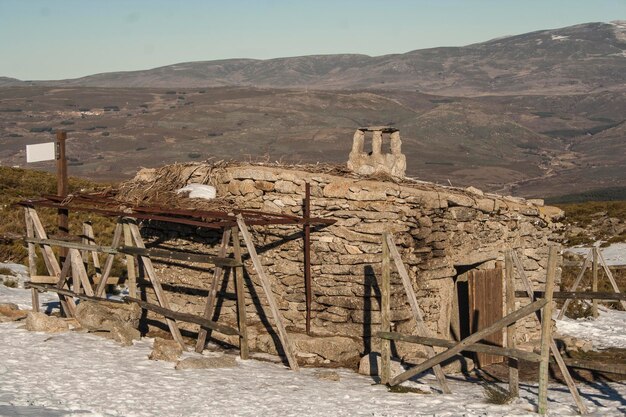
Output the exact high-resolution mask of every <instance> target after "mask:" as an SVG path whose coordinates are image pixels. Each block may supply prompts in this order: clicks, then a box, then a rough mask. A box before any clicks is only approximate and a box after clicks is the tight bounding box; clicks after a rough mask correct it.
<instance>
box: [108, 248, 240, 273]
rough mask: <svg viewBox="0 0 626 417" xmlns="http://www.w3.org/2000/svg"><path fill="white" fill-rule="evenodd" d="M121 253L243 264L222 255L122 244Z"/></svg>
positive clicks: (232, 264) (191, 260)
mask: <svg viewBox="0 0 626 417" xmlns="http://www.w3.org/2000/svg"><path fill="white" fill-rule="evenodd" d="M117 250H118V251H119V252H120V253H126V254H129V255H138V256H149V257H150V258H162V259H174V260H177V261H188V262H201V263H209V264H213V265H219V266H221V267H224V266H228V267H231V268H233V267H236V266H241V264H240V263H239V262H237V261H235V260H234V259H232V258H224V257H220V256H211V255H200V254H195V253H185V252H176V251H171V250H167V249H156V248H150V249H144V248H137V247H133V246H121V247H119V248H118V249H117Z"/></svg>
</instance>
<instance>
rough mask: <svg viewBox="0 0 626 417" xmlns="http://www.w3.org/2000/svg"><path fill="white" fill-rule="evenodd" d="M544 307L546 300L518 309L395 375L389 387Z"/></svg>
mask: <svg viewBox="0 0 626 417" xmlns="http://www.w3.org/2000/svg"><path fill="white" fill-rule="evenodd" d="M544 305H546V300H537V301H535V302H532V303H530V304H528V305H526V306H525V307H522V308H520V309H519V310H517V311H515V312H514V313H511V314H509V315H507V316H505V317H503V318H501V319H500V320H498V321H496V322H495V323H493V324H492V325H491V326H488V327H485V328H484V329H482V330H479V331H477V332H476V333H474V334H472V335H470V336H468V337H466V338H465V339H463V340H461V341H460V342H459V343H457V344H455V345H454V346H453V347H451V348H449V349H448V350H445V351H443V352H441V353H439V354H437V355H435V356H433V357H432V358H430V359H427V360H426V361H424V362H422V363H421V364H419V365H418V366H416V367H414V368H411V369H409V370H406V371H404V372H403V373H401V374H400V375H397V376H396V377H395V378H393V379H392V380H391V381H390V385H392V386H394V385H398V384H400V383H402V382H404V381H406V380H408V379H409V378H411V377H413V376H415V375H418V374H420V373H422V372H424V371H425V370H427V369H430V368H432V367H433V366H435V365H438V364H440V363H441V362H443V361H445V360H446V359H449V358H451V357H453V356H454V355H456V354H457V353H459V352H462V351H463V350H465V348H467V346H470V345H473V344H475V343H476V342H478V341H479V340H481V339H484V338H485V337H486V336H489V335H490V334H492V333H495V332H497V331H500V330H502V328H503V327H505V326H508V325H509V324H511V323H513V322H516V321H518V320H519V319H521V318H523V317H525V316H527V315H529V314H532V313H534V312H535V311H537V310H539V309H541V308H542V307H543V306H544Z"/></svg>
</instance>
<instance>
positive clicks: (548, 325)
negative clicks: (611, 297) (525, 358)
mask: <svg viewBox="0 0 626 417" xmlns="http://www.w3.org/2000/svg"><path fill="white" fill-rule="evenodd" d="M556 261H557V248H556V246H550V251H549V254H548V268H547V275H546V290H545V291H546V292H545V298H544V300H545V302H546V304H545V306H544V307H543V312H542V314H541V362H539V400H538V402H537V404H538V407H537V409H538V412H539V414H544V415H545V414H546V413H547V412H548V380H549V373H548V371H549V366H550V341H551V340H552V291H554V280H555V277H556Z"/></svg>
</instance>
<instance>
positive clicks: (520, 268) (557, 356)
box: [511, 252, 591, 414]
mask: <svg viewBox="0 0 626 417" xmlns="http://www.w3.org/2000/svg"><path fill="white" fill-rule="evenodd" d="M511 255H512V258H513V261H514V263H515V267H516V268H517V272H518V274H519V276H520V278H521V279H522V284H524V290H525V291H526V295H527V296H528V297H529V298H530V301H535V296H534V292H533V287H532V284H531V283H530V280H529V279H528V277H527V276H526V272H525V271H524V265H523V264H522V262H521V261H520V259H519V257H518V256H517V253H515V252H511ZM590 256H591V254H590ZM583 271H584V269H583ZM553 294H554V292H553ZM544 296H545V292H544ZM536 317H537V319H538V320H539V323H541V314H539V312H537V314H536ZM550 350H551V351H552V355H553V356H554V360H555V362H556V364H557V365H558V366H559V369H560V370H561V375H563V379H564V380H565V383H566V384H567V388H568V389H569V392H570V393H571V394H572V398H573V399H574V402H575V403H576V406H577V407H578V410H579V411H580V413H581V414H587V407H586V406H585V404H584V403H583V401H582V398H581V397H580V393H579V392H578V388H577V387H576V384H575V383H574V379H573V378H572V376H571V375H570V373H569V370H568V369H567V366H566V364H565V360H564V359H563V357H562V356H561V352H560V351H559V347H558V346H557V344H556V342H555V341H554V338H552V340H551V341H550Z"/></svg>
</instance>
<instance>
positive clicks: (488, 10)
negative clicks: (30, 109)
mask: <svg viewBox="0 0 626 417" xmlns="http://www.w3.org/2000/svg"><path fill="white" fill-rule="evenodd" d="M624 19H626V0H465V1H461V0H438V1H437V0H423V1H419V0H413V1H409V0H387V1H380V0H360V1H356V0H355V1H353V0H334V1H327V0H316V1H297V0H293V1H285V0H268V1H261V0H221V1H213V0H205V1H200V0H187V1H183V0H178V1H174V0H169V1H168V0H135V1H133V0H126V1H123V0H98V1H96V0H47V1H45V0H0V76H8V77H15V78H20V79H60V78H74V77H79V76H84V75H89V74H94V73H100V72H109V71H124V70H135V69H146V68H153V67H157V66H162V65H168V64H173V63H177V62H187V61H202V60H212V59H225V58H258V59H266V58H276V57H284V56H298V55H310V54H333V53H362V54H367V55H384V54H390V53H402V52H407V51H411V50H414V49H421V48H429V47H436V46H461V45H467V44H470V43H475V42H481V41H485V40H488V39H492V38H495V37H499V36H504V35H514V34H519V33H524V32H530V31H533V30H540V29H549V28H558V27H563V26H569V25H574V24H578V23H586V22H598V21H604V22H608V21H611V20H624Z"/></svg>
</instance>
